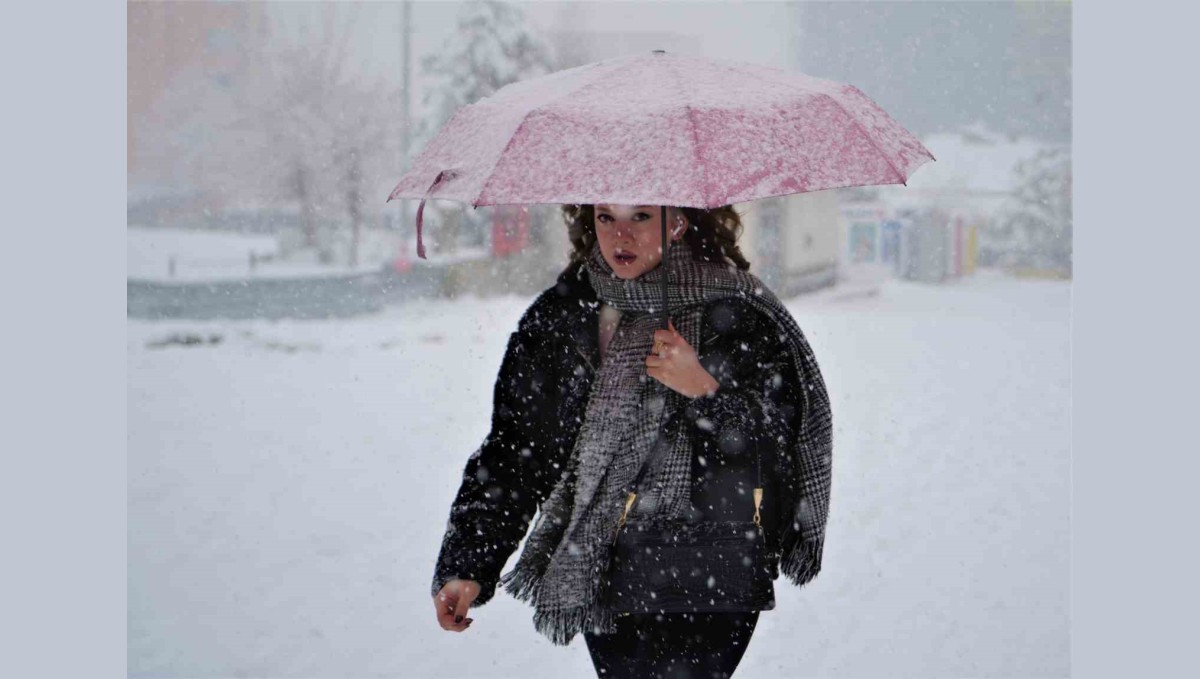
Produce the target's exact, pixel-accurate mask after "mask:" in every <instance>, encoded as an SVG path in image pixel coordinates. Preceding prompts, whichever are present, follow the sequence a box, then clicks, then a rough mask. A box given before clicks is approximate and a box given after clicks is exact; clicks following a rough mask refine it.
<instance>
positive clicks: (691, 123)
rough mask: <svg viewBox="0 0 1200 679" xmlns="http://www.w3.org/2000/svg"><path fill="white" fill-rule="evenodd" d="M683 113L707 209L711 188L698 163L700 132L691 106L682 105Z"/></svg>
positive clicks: (677, 78) (710, 197) (701, 198)
mask: <svg viewBox="0 0 1200 679" xmlns="http://www.w3.org/2000/svg"><path fill="white" fill-rule="evenodd" d="M671 73H672V75H675V80H676V82H679V81H680V80H681V79H680V78H679V76H678V75H677V74H676V72H675V69H673V68H672V69H671ZM683 112H684V115H685V116H686V117H687V121H688V127H690V128H691V131H692V157H693V158H695V159H696V166H697V167H699V168H700V172H701V177H702V178H701V180H700V186H701V189H700V194H701V196H700V200H701V202H703V203H704V206H705V207H708V206H709V203H710V202H711V199H712V196H711V195H708V194H709V190H710V189H711V186H710V185H709V183H708V171H707V169H706V168H705V167H704V163H702V162H701V161H700V130H699V128H697V126H696V118H695V115H694V114H695V110H694V109H693V108H692V106H691V105H689V104H684V105H683ZM712 207H719V206H716V205H714V206H712Z"/></svg>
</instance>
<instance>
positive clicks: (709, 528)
mask: <svg viewBox="0 0 1200 679" xmlns="http://www.w3.org/2000/svg"><path fill="white" fill-rule="evenodd" d="M657 448H658V447H657V446H656V449H657ZM755 456H756V458H757V465H756V478H757V483H756V484H755V488H754V494H753V502H754V506H753V510H754V511H753V513H751V511H750V510H751V506H750V502H749V501H747V503H746V508H745V511H746V520H745V521H697V522H692V521H685V520H667V521H664V520H636V518H635V520H630V521H626V517H628V515H629V512H630V510H631V509H632V508H633V507H634V504H635V503H636V501H637V486H638V484H639V483H640V482H641V479H642V476H643V475H644V474H645V473H646V469H647V468H648V466H649V463H650V459H649V458H651V457H653V456H652V455H651V456H647V460H646V462H645V463H643V465H642V468H641V470H639V472H638V475H637V478H636V479H635V480H634V482H633V485H632V487H631V490H630V491H629V494H628V496H627V497H626V500H625V509H624V511H623V512H622V513H621V519H620V522H619V523H618V524H617V530H616V535H615V536H614V539H613V542H612V543H610V544H609V555H610V562H609V567H608V570H607V571H606V572H605V574H604V576H603V577H602V578H601V592H602V598H603V599H602V600H603V602H604V605H605V606H606V607H607V608H609V609H610V610H612V611H613V612H614V613H617V614H618V615H628V614H631V613H729V612H750V611H767V610H771V609H773V608H775V588H774V584H773V580H774V579H775V577H776V574H777V573H778V570H777V566H776V565H775V561H774V560H773V559H772V558H771V555H770V554H769V553H768V548H767V542H766V534H765V533H764V531H763V526H762V519H761V513H760V508H761V505H762V497H763V483H762V457H761V454H760V452H759V450H758V445H757V441H755Z"/></svg>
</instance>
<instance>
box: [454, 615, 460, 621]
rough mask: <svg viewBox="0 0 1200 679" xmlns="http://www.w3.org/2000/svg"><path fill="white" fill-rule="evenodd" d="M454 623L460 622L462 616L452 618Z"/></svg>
mask: <svg viewBox="0 0 1200 679" xmlns="http://www.w3.org/2000/svg"><path fill="white" fill-rule="evenodd" d="M454 622H462V616H461V615H456V616H454Z"/></svg>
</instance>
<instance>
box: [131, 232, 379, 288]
mask: <svg viewBox="0 0 1200 679" xmlns="http://www.w3.org/2000/svg"><path fill="white" fill-rule="evenodd" d="M125 234H126V235H125V242H126V246H125V271H126V276H127V277H128V278H129V279H131V280H140V281H158V282H176V283H178V282H196V281H206V282H207V281H239V280H244V279H246V278H292V277H310V276H338V275H344V274H348V273H354V272H368V271H375V270H377V269H379V267H380V265H381V264H382V263H383V261H384V259H385V258H383V257H382V256H381V255H380V254H379V251H380V250H381V249H385V250H389V251H390V250H394V248H395V246H394V245H393V244H390V243H385V244H383V245H379V244H378V241H380V240H386V238H387V236H386V234H380V233H379V232H378V231H376V230H364V231H363V245H362V252H361V261H360V264H359V265H358V266H357V267H350V266H349V265H346V264H338V265H330V264H320V263H318V262H316V261H315V258H314V256H313V253H312V252H311V251H306V252H304V253H301V256H300V257H294V258H291V259H287V260H278V259H272V258H277V257H278V256H279V238H278V237H277V236H272V235H252V234H250V235H248V234H241V233H225V232H220V231H198V230H188V229H168V228H157V229H155V228H143V227H136V226H131V227H129V228H127V229H126V232H125ZM252 254H253V255H254V257H256V258H258V261H257V263H256V265H255V266H254V268H253V269H251V267H250V258H251V255H252ZM263 258H268V259H265V260H264V259H263ZM172 259H173V260H174V262H175V269H174V272H172V270H171V261H172ZM339 261H341V260H339Z"/></svg>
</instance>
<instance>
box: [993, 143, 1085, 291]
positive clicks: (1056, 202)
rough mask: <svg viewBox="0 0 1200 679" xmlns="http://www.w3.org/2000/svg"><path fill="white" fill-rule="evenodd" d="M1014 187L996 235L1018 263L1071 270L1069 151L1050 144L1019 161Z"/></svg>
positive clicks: (1064, 270) (1066, 271)
mask: <svg viewBox="0 0 1200 679" xmlns="http://www.w3.org/2000/svg"><path fill="white" fill-rule="evenodd" d="M1015 173H1016V175H1017V187H1016V189H1015V191H1014V192H1013V197H1012V199H1011V201H1010V202H1009V205H1008V207H1007V208H1006V209H1005V210H1004V212H1003V213H1002V214H1001V217H1000V219H999V224H998V226H999V229H998V232H999V235H1001V236H1002V237H1005V239H1006V240H1008V241H1009V242H1010V243H1012V245H1013V249H1014V250H1015V251H1016V252H1018V253H1020V254H1019V255H1018V257H1017V260H1018V262H1019V263H1021V264H1024V265H1027V266H1035V267H1038V268H1051V269H1055V270H1058V271H1060V272H1062V273H1065V274H1066V275H1068V276H1069V275H1070V274H1071V238H1072V236H1071V225H1072V216H1071V151H1070V149H1069V148H1068V147H1065V146H1063V147H1053V148H1049V149H1046V150H1043V151H1041V152H1039V153H1038V154H1037V155H1035V156H1033V157H1032V158H1029V159H1027V160H1024V161H1022V162H1021V163H1019V164H1018V165H1017V168H1016V170H1015Z"/></svg>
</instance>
